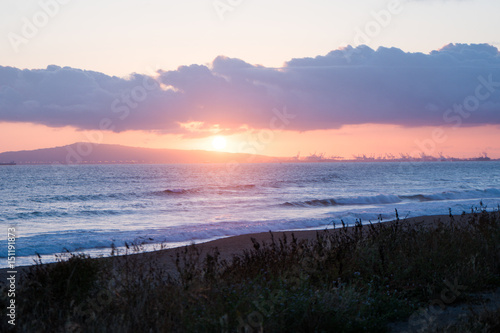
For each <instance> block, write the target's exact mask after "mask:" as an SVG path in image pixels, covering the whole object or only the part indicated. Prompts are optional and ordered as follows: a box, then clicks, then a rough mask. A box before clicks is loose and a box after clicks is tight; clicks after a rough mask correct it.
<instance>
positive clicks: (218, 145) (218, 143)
mask: <svg viewBox="0 0 500 333" xmlns="http://www.w3.org/2000/svg"><path fill="white" fill-rule="evenodd" d="M226 144H227V142H226V138H225V137H223V136H220V135H218V136H216V137H215V138H214V139H213V140H212V146H213V147H214V148H215V149H216V150H222V149H224V148H226Z"/></svg>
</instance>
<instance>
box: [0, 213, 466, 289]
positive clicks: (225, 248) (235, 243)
mask: <svg viewBox="0 0 500 333" xmlns="http://www.w3.org/2000/svg"><path fill="white" fill-rule="evenodd" d="M466 216H468V215H466ZM462 218H463V217H462V216H460V215H458V216H455V219H456V221H460V219H462ZM449 220H450V217H449V216H448V215H433V216H419V217H414V218H408V219H403V220H400V223H401V224H407V225H408V224H412V225H417V224H418V225H421V226H425V227H431V226H433V225H437V222H438V221H442V222H443V223H448V222H449ZM394 222H395V221H387V222H382V223H384V224H386V225H390V224H391V223H394ZM341 228H342V226H341V225H338V224H337V225H336V228H335V229H324V230H299V231H278V232H272V234H273V236H274V238H275V239H280V238H282V237H283V236H284V235H286V236H287V237H288V238H289V239H291V237H292V234H293V235H294V236H295V237H296V238H297V240H299V241H301V240H305V241H307V240H312V239H314V238H315V237H316V234H317V233H318V232H339V231H340V230H341ZM347 229H348V230H352V229H353V227H352V226H350V227H347ZM252 238H254V239H255V240H256V241H258V242H260V243H262V242H270V241H271V233H269V232H263V233H255V234H245V235H239V236H232V237H227V238H221V239H217V240H213V241H210V242H206V243H199V244H196V246H197V247H198V248H199V249H200V251H201V253H202V254H203V253H207V252H209V251H210V250H213V249H215V248H217V249H218V250H219V252H220V254H221V258H223V259H230V258H232V256H233V255H238V254H242V253H243V251H245V250H249V249H252V248H253V243H252V240H251V239H252ZM181 248H182V247H181ZM181 248H170V249H165V250H158V251H152V252H144V253H133V252H131V254H129V257H130V258H134V259H138V260H139V261H140V262H142V263H148V262H153V261H154V262H155V265H158V268H162V269H163V270H165V271H166V272H168V273H170V274H172V275H173V276H175V275H176V267H175V257H176V253H177V252H178V251H179V249H181ZM99 260H103V261H107V262H109V261H111V262H112V263H113V264H114V265H119V264H120V263H121V262H123V260H124V256H123V255H118V256H113V257H103V258H99ZM49 264H50V263H49ZM29 267H30V266H20V267H16V270H17V272H18V274H22V273H23V272H26V271H27V270H28V269H29ZM7 271H9V269H7V268H2V269H0V279H1V280H0V281H2V282H1V283H4V281H5V278H6V276H7Z"/></svg>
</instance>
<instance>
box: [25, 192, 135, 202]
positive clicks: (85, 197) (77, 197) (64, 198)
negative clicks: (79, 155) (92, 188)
mask: <svg viewBox="0 0 500 333" xmlns="http://www.w3.org/2000/svg"><path fill="white" fill-rule="evenodd" d="M136 195H137V194H136V193H134V192H132V193H109V194H72V195H55V196H37V197H33V198H29V199H28V200H29V201H32V202H36V203H54V202H87V201H107V200H109V199H114V200H128V199H130V197H134V196H136Z"/></svg>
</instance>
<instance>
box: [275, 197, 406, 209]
mask: <svg viewBox="0 0 500 333" xmlns="http://www.w3.org/2000/svg"><path fill="white" fill-rule="evenodd" d="M401 201H402V200H401V199H400V198H399V197H398V196H397V195H384V194H379V195H374V196H358V197H339V198H328V199H314V200H306V201H295V202H285V203H284V204H283V205H284V206H293V207H315V206H316V207H321V206H323V207H324V206H345V205H373V204H390V203H398V202H401Z"/></svg>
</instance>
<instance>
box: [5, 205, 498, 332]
mask: <svg viewBox="0 0 500 333" xmlns="http://www.w3.org/2000/svg"><path fill="white" fill-rule="evenodd" d="M406 222H407V221H405V220H400V219H399V218H398V219H397V220H396V221H394V222H390V223H373V224H372V223H369V224H366V223H362V221H358V222H357V223H356V225H355V226H354V227H352V228H347V227H342V228H340V229H337V230H336V231H334V232H332V231H318V232H317V235H316V238H315V239H314V240H311V241H306V240H298V239H297V238H296V237H294V236H292V237H288V238H287V237H286V236H285V237H283V238H279V239H277V238H275V237H272V238H271V241H270V242H258V241H256V240H253V248H252V249H248V250H245V251H244V252H242V253H240V254H234V255H233V256H232V258H224V256H222V255H221V253H220V252H219V251H218V250H217V249H213V250H212V251H209V252H204V251H201V250H200V249H199V247H198V246H196V245H191V246H187V247H184V248H181V249H178V250H177V252H176V254H175V257H174V259H175V265H176V270H175V272H169V271H167V270H165V269H164V268H162V266H161V265H159V263H158V262H156V261H155V260H149V261H144V260H141V259H140V257H139V256H136V255H133V254H134V253H135V252H140V250H141V246H140V244H132V245H128V244H127V246H128V248H129V251H128V253H127V255H125V256H122V257H115V258H111V259H106V258H89V257H87V256H86V255H82V254H67V256H62V257H59V258H58V262H57V263H53V264H43V263H41V262H38V263H37V264H36V265H34V266H32V267H31V268H30V269H29V270H28V271H27V272H26V273H25V274H24V276H23V278H22V280H21V281H20V283H19V285H18V287H17V295H16V303H17V305H18V322H17V325H16V328H17V330H18V331H20V332H21V331H23V332H35V331H37V332H362V331H366V332H385V331H388V330H390V329H395V328H394V327H397V326H391V325H390V324H391V323H398V322H399V323H406V324H405V325H406V326H405V327H407V328H410V329H408V331H418V330H423V331H433V330H438V327H436V320H435V319H436V318H437V317H438V316H439V314H440V313H441V312H443V311H444V310H445V309H446V308H448V307H453V306H456V305H459V304H477V303H478V299H477V297H475V296H474V295H476V294H477V293H479V292H485V291H492V290H496V289H498V287H500V209H498V208H497V209H495V210H493V211H491V210H487V209H486V208H485V207H483V206H482V205H481V206H480V207H477V208H472V209H471V211H470V212H468V213H467V214H466V213H465V212H464V214H463V215H462V216H459V217H455V216H452V215H451V214H450V217H449V220H447V221H442V220H436V221H434V223H433V224H432V225H424V224H419V223H406ZM119 258H120V259H119ZM118 259H119V260H118ZM7 302H8V299H7V298H6V295H5V293H3V292H2V299H1V300H0V305H1V306H2V308H4V309H5V307H6V306H7ZM498 318H500V312H499V310H498V309H493V310H491V309H486V307H485V308H484V309H483V310H481V311H474V312H471V313H469V314H468V316H467V317H465V318H463V319H462V320H461V321H460V322H455V323H454V324H453V325H448V327H447V330H448V331H450V332H461V331H484V332H493V331H494V330H495V329H498V328H499V325H500V322H499V319H498ZM0 325H1V326H0V327H1V328H0V330H1V331H3V332H7V330H8V329H9V327H8V326H9V325H7V323H6V321H5V320H2V322H1V324H0ZM403 326H404V325H403ZM440 330H442V328H440Z"/></svg>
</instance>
